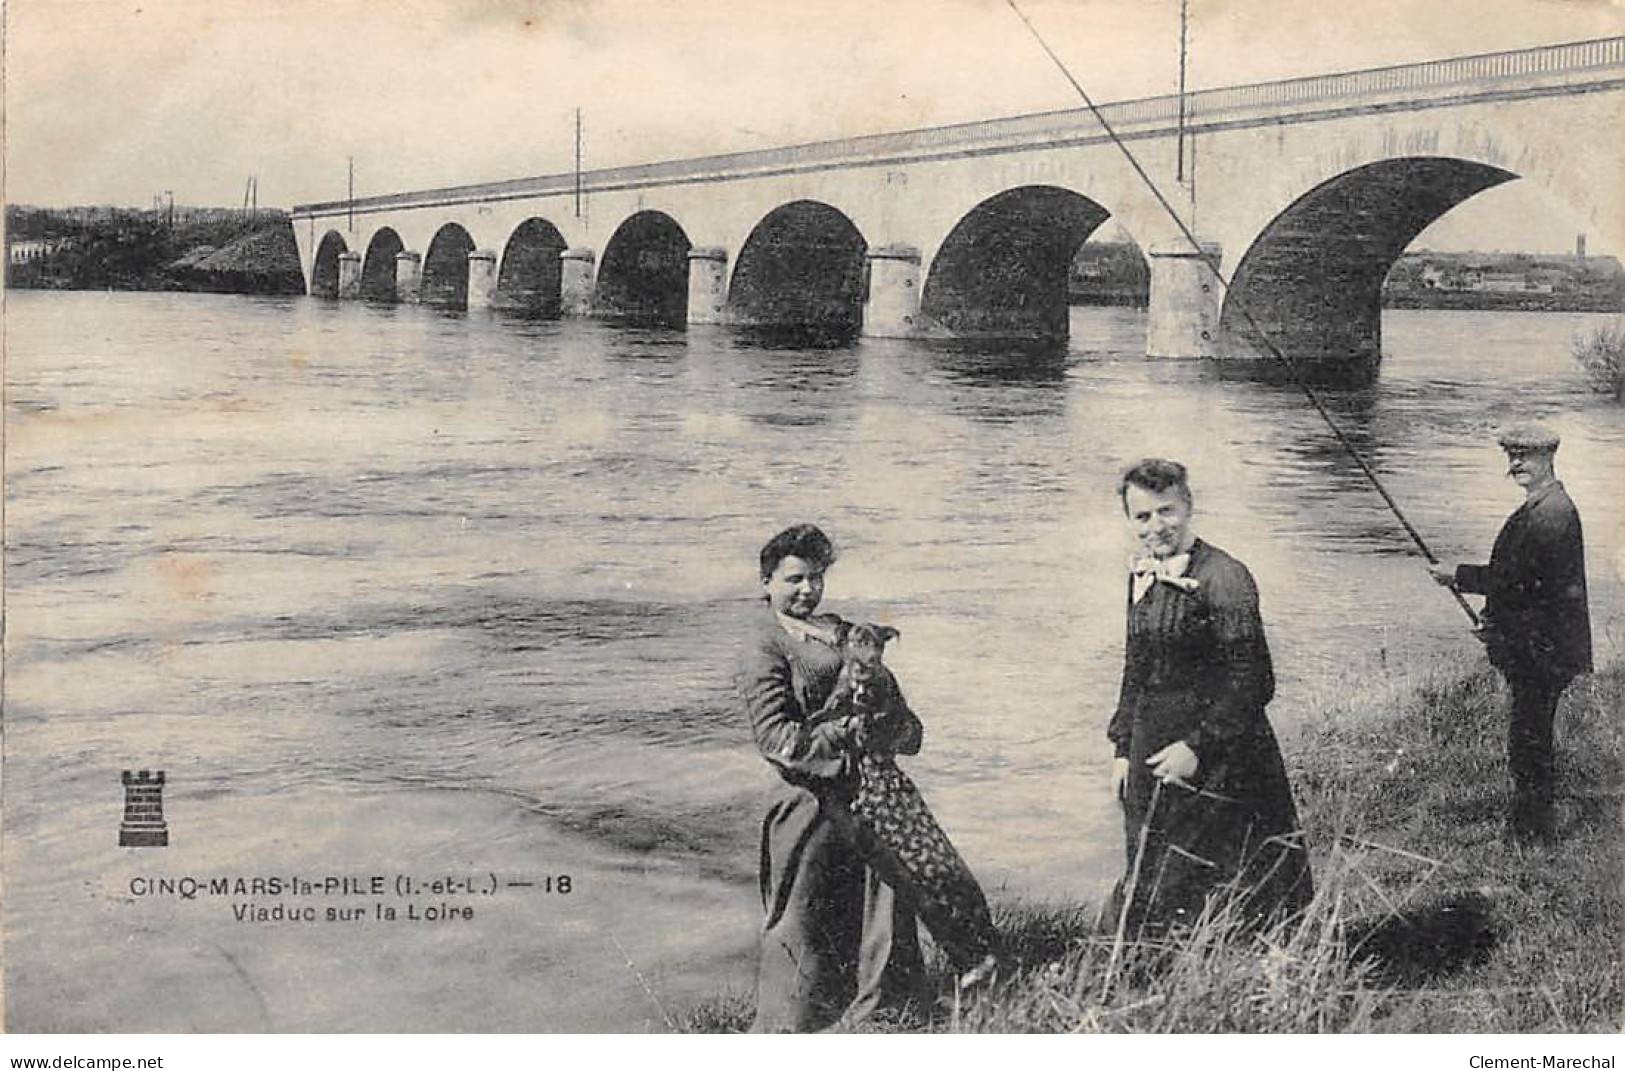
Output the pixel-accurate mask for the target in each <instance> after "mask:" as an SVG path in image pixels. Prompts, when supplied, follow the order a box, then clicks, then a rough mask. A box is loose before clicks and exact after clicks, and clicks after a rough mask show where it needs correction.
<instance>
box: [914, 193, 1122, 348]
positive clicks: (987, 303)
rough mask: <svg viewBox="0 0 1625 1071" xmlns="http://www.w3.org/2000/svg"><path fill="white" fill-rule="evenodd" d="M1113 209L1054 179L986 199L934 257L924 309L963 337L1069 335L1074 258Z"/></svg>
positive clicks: (923, 295) (1054, 338)
mask: <svg viewBox="0 0 1625 1071" xmlns="http://www.w3.org/2000/svg"><path fill="white" fill-rule="evenodd" d="M1110 215H1111V213H1109V212H1107V211H1106V209H1104V208H1102V207H1101V206H1100V205H1098V204H1096V203H1095V202H1094V201H1091V200H1090V199H1089V198H1087V197H1085V196H1083V195H1082V194H1078V193H1073V192H1072V191H1071V190H1064V189H1061V188H1060V187H1057V186H1022V187H1019V188H1017V189H1014V190H1006V191H1005V192H1003V193H1001V194H997V195H995V196H993V197H990V198H988V199H987V200H985V201H983V202H982V203H981V204H979V205H977V206H976V207H975V208H973V209H971V210H970V212H968V213H966V215H965V217H964V218H963V219H961V220H960V221H959V222H958V223H957V224H956V225H955V226H954V229H953V230H952V231H950V232H949V234H948V237H947V239H946V240H944V241H943V243H942V248H941V249H939V250H937V255H936V256H935V257H934V258H932V261H931V271H930V273H929V274H928V275H927V276H926V280H925V289H924V290H923V291H922V292H921V295H920V312H921V314H922V315H923V316H925V317H926V318H927V322H928V323H932V322H934V323H935V324H936V325H940V326H941V327H942V328H945V329H946V330H947V332H948V333H949V334H951V335H953V336H955V337H958V338H978V339H1013V340H1024V341H1040V342H1057V341H1064V340H1065V339H1066V337H1067V318H1068V316H1067V276H1068V273H1069V270H1070V268H1071V266H1072V260H1073V257H1074V256H1076V255H1077V252H1078V247H1079V246H1081V245H1083V243H1084V241H1085V240H1086V239H1087V238H1088V237H1089V235H1090V234H1091V233H1093V232H1094V230H1095V228H1096V227H1099V226H1100V225H1101V223H1103V222H1104V221H1105V220H1106V219H1107V218H1108V217H1109V216H1110Z"/></svg>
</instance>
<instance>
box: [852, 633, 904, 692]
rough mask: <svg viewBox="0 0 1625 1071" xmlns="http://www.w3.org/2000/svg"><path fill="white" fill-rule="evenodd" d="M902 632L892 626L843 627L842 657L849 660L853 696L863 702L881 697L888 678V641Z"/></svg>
mask: <svg viewBox="0 0 1625 1071" xmlns="http://www.w3.org/2000/svg"><path fill="white" fill-rule="evenodd" d="M900 635H902V633H900V632H898V631H897V630H896V629H894V628H892V627H891V626H890V625H871V624H856V625H847V626H845V628H844V629H842V630H841V634H840V642H841V657H842V658H843V659H844V660H845V662H846V666H845V670H846V675H847V680H848V681H849V683H850V684H851V686H852V697H853V699H854V700H856V701H857V702H859V703H860V704H861V703H863V702H865V701H866V700H871V699H874V698H877V697H878V693H879V689H880V687H881V682H882V681H883V680H884V679H885V669H884V663H883V661H882V659H883V658H884V656H885V653H886V644H888V643H890V642H891V641H892V640H895V639H896V638H897V637H898V636H900Z"/></svg>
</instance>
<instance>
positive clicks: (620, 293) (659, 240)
mask: <svg viewBox="0 0 1625 1071" xmlns="http://www.w3.org/2000/svg"><path fill="white" fill-rule="evenodd" d="M691 247H692V246H691V243H690V242H689V240H688V235H687V234H686V233H684V231H683V228H682V227H681V226H680V225H679V224H678V223H677V221H676V220H675V219H672V218H671V217H670V216H668V215H666V213H664V212H657V211H653V210H645V211H641V212H635V213H633V214H632V215H630V216H628V217H627V218H626V219H625V220H624V221H622V223H621V225H620V226H619V227H617V228H615V233H614V234H613V235H611V236H610V239H609V243H608V244H607V245H605V246H604V258H603V260H602V261H601V262H600V263H599V265H598V285H597V288H596V291H595V295H594V304H595V306H596V308H597V310H598V311H599V312H600V313H601V314H603V315H606V316H613V317H616V318H624V319H628V320H635V321H639V322H647V323H661V324H671V325H676V324H681V323H683V322H684V321H685V320H686V319H687V316H688V251H689V249H690V248H691Z"/></svg>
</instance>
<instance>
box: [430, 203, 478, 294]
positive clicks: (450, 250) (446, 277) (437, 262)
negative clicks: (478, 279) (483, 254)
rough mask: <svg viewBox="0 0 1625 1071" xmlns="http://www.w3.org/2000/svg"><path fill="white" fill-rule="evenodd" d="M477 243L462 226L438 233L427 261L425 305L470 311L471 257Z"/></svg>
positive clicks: (453, 224)
mask: <svg viewBox="0 0 1625 1071" xmlns="http://www.w3.org/2000/svg"><path fill="white" fill-rule="evenodd" d="M472 252H474V239H472V238H470V237H469V236H468V232H467V231H466V230H464V229H463V228H462V226H461V225H460V224H456V223H448V224H446V225H445V226H443V227H441V228H440V229H439V230H438V231H435V233H434V240H433V241H431V242H430V243H429V252H428V253H427V254H426V255H425V256H424V258H423V303H424V304H425V305H438V306H440V307H442V308H448V309H466V308H467V307H468V255H469V254H470V253H472Z"/></svg>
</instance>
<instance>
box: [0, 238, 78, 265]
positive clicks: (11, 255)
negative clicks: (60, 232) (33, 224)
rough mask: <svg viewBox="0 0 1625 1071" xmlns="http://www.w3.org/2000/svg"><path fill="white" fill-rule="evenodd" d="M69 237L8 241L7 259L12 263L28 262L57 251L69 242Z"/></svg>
mask: <svg viewBox="0 0 1625 1071" xmlns="http://www.w3.org/2000/svg"><path fill="white" fill-rule="evenodd" d="M68 241H69V240H68V239H67V238H19V239H17V240H16V241H14V242H7V243H6V260H7V261H8V262H9V263H12V264H28V263H31V262H33V261H36V260H43V259H44V258H46V257H48V256H50V255H51V254H52V253H55V252H56V251H57V250H59V249H61V248H63V247H64V246H66V245H67V244H68Z"/></svg>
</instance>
